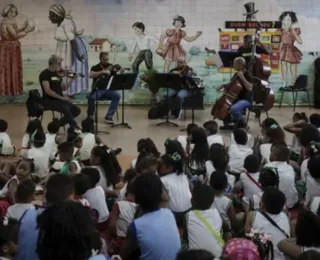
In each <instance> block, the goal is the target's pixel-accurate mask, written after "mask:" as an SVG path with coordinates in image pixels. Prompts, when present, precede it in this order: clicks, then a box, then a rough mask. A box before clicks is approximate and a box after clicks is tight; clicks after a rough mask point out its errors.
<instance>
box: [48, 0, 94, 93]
mask: <svg viewBox="0 0 320 260" xmlns="http://www.w3.org/2000/svg"><path fill="white" fill-rule="evenodd" d="M49 20H50V21H51V22H52V23H53V24H56V25H57V29H56V32H55V36H54V37H55V40H56V41H57V47H56V54H57V55H59V56H61V57H62V58H63V64H62V68H64V69H67V70H71V71H73V72H76V73H77V74H83V75H84V77H78V78H77V79H76V80H75V81H74V82H73V83H72V85H71V86H70V88H68V95H69V96H73V95H75V94H79V93H81V92H86V91H87V90H88V83H89V81H88V71H89V66H88V46H87V41H86V39H85V38H84V37H83V30H81V31H78V29H77V26H76V24H75V22H74V21H73V18H72V16H71V15H70V12H69V13H66V10H65V9H64V7H63V6H62V5H60V4H54V5H52V6H51V7H50V9H49Z"/></svg>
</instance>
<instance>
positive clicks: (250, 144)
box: [230, 120, 254, 149]
mask: <svg viewBox="0 0 320 260" xmlns="http://www.w3.org/2000/svg"><path fill="white" fill-rule="evenodd" d="M235 128H236V129H244V130H245V131H246V132H247V137H248V140H247V143H246V146H248V147H249V148H251V149H253V147H254V139H253V137H252V135H251V134H249V133H248V125H247V123H246V122H245V121H243V120H239V121H238V122H237V124H236V127H235ZM230 143H231V144H235V143H236V141H235V140H234V134H233V132H232V133H231V140H230Z"/></svg>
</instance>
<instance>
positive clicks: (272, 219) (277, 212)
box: [245, 187, 290, 260]
mask: <svg viewBox="0 0 320 260" xmlns="http://www.w3.org/2000/svg"><path fill="white" fill-rule="evenodd" d="M285 202H286V197H285V195H284V194H283V193H282V192H281V191H280V190H278V189H277V188H275V187H268V188H267V189H266V190H265V191H264V193H263V195H262V200H261V204H260V210H259V211H256V212H253V211H251V212H249V214H248V216H247V219H246V224H245V231H246V233H248V234H249V233H250V231H251V230H252V229H253V230H257V231H258V232H259V233H266V234H268V235H269V236H270V239H271V242H272V243H273V250H274V259H276V260H284V259H285V257H284V255H283V254H282V253H281V252H280V250H279V249H278V243H279V242H280V241H282V240H283V239H285V238H289V237H290V223H289V219H288V217H287V215H286V214H285V213H284V212H283V211H282V210H283V206H284V205H285Z"/></svg>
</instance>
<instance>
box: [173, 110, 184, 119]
mask: <svg viewBox="0 0 320 260" xmlns="http://www.w3.org/2000/svg"><path fill="white" fill-rule="evenodd" d="M182 113H183V110H182V109H181V110H180V112H179V114H176V113H175V114H171V119H175V120H180V119H181V116H182Z"/></svg>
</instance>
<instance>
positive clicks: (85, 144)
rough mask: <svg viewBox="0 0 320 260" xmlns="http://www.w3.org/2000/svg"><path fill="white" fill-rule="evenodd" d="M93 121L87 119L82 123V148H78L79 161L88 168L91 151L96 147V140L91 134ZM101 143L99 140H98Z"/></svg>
mask: <svg viewBox="0 0 320 260" xmlns="http://www.w3.org/2000/svg"><path fill="white" fill-rule="evenodd" d="M93 126H94V121H93V120H92V119H90V118H87V119H85V120H83V121H82V124H81V127H82V146H81V148H80V161H81V162H82V164H83V165H85V166H90V165H91V164H90V157H91V151H92V149H93V148H94V147H95V146H97V145H98V138H96V136H95V135H94V134H93ZM99 141H101V140H99Z"/></svg>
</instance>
